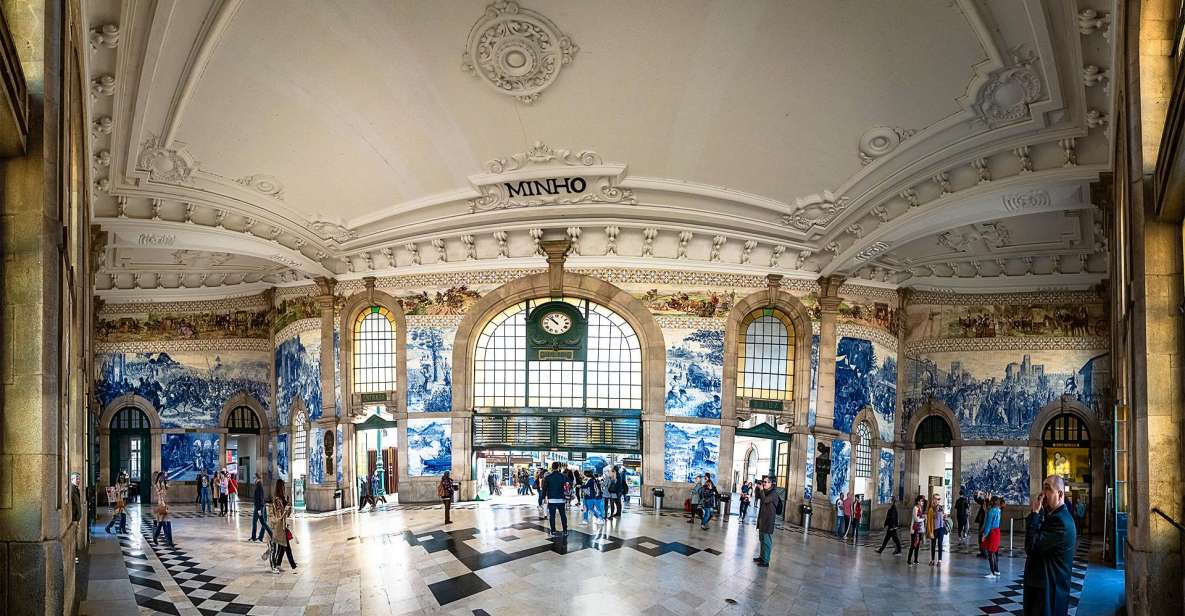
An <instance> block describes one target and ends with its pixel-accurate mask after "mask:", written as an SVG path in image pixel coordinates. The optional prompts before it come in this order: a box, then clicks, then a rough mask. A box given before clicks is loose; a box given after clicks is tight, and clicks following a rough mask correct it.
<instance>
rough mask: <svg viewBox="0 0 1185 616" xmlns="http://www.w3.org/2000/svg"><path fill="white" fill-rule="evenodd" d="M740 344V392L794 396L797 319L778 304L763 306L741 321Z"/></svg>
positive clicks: (777, 397) (752, 396)
mask: <svg viewBox="0 0 1185 616" xmlns="http://www.w3.org/2000/svg"><path fill="white" fill-rule="evenodd" d="M740 331H741V332H742V335H741V336H740V339H739V344H738V348H737V396H738V397H740V398H750V399H757V400H793V398H794V347H795V337H794V336H795V332H794V322H793V321H791V320H790V317H789V316H788V315H787V314H786V313H785V312H782V311H781V310H779V309H777V308H762V309H760V310H755V311H753V312H751V313H749V314H748V315H747V316H746V317H745V318H744V320H743V321H741V326H740Z"/></svg>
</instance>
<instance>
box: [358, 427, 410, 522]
mask: <svg viewBox="0 0 1185 616" xmlns="http://www.w3.org/2000/svg"><path fill="white" fill-rule="evenodd" d="M354 476H355V477H356V481H357V484H358V485H357V488H358V499H359V504H361V500H362V494H364V493H365V491H366V490H370V491H371V493H373V494H374V495H375V496H382V497H384V498H388V497H394V496H395V495H396V494H397V493H398V492H399V430H397V429H396V423H395V421H393V420H388V419H383V418H382V417H380V416H379V415H378V414H377V413H375V414H372V415H371V416H370V417H369V418H367V420H366V421H364V422H362V423H360V424H357V425H356V426H354Z"/></svg>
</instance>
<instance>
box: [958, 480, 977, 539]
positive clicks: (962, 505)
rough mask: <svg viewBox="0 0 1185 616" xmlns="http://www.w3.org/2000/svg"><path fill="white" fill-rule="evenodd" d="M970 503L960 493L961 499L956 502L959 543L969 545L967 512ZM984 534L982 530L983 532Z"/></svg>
mask: <svg viewBox="0 0 1185 616" xmlns="http://www.w3.org/2000/svg"><path fill="white" fill-rule="evenodd" d="M969 505H970V503H968V502H967V497H966V496H965V495H964V494H963V493H962V492H959V499H958V500H956V501H955V524H957V525H958V529H959V543H960V544H965V543H967V510H968V509H969V508H970V507H969ZM981 532H982V530H981Z"/></svg>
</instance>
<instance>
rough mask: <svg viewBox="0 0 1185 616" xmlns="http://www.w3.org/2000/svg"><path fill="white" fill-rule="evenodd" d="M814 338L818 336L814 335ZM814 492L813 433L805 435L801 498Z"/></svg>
mask: <svg viewBox="0 0 1185 616" xmlns="http://www.w3.org/2000/svg"><path fill="white" fill-rule="evenodd" d="M816 339H818V337H817V336H816ZM814 494H815V435H814V434H808V435H806V480H805V481H803V483H802V499H803V500H804V501H808V502H809V501H810V500H811V497H812V496H814Z"/></svg>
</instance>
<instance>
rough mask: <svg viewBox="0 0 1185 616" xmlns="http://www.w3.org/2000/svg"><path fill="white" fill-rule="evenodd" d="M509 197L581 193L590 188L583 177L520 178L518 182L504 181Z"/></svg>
mask: <svg viewBox="0 0 1185 616" xmlns="http://www.w3.org/2000/svg"><path fill="white" fill-rule="evenodd" d="M502 185H503V186H504V187H505V188H506V196H507V198H510V199H514V198H515V197H542V196H545V195H550V196H554V195H580V194H584V191H585V189H587V188H588V182H587V181H585V179H584V178H582V177H574V178H548V179H546V180H520V181H518V182H503V184H502Z"/></svg>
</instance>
